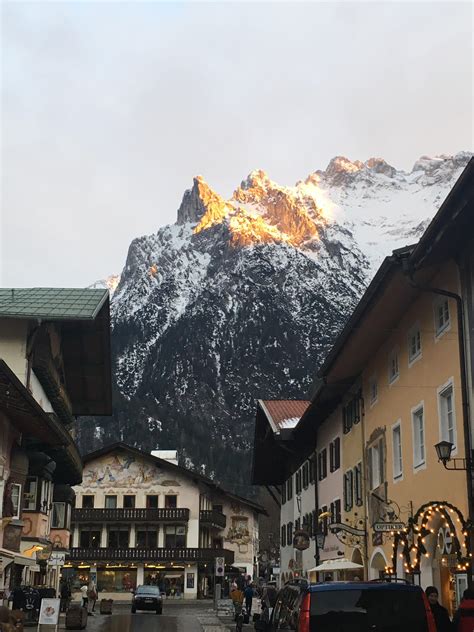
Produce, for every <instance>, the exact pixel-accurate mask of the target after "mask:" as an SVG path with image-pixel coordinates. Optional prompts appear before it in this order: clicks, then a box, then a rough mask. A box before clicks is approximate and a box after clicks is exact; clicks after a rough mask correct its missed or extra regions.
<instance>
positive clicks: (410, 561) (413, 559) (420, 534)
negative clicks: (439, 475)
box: [387, 500, 472, 574]
mask: <svg viewBox="0 0 474 632" xmlns="http://www.w3.org/2000/svg"><path fill="white" fill-rule="evenodd" d="M441 526H444V527H445V528H446V529H449V534H450V537H452V545H453V554H455V555H456V558H457V568H458V569H459V570H467V568H468V566H469V563H470V558H471V557H472V552H471V551H470V547H469V534H468V523H467V522H466V520H465V519H464V516H463V515H462V512H461V511H460V510H459V509H458V508H457V507H456V506H455V505H453V504H451V503H449V502H447V501H444V500H443V501H430V502H427V503H425V504H424V505H422V506H421V507H420V508H419V509H418V511H417V512H416V514H415V515H414V516H413V518H410V520H409V524H408V527H407V528H406V529H404V530H403V531H401V532H396V533H394V534H393V535H394V541H393V546H392V560H391V563H392V566H391V567H388V569H387V572H388V573H389V574H395V573H396V569H397V561H398V558H399V557H400V556H401V557H402V559H403V567H404V570H405V572H407V573H420V570H421V564H420V562H421V559H422V557H423V556H424V557H425V558H429V557H430V556H431V555H433V552H434V548H435V547H436V541H435V542H434V543H432V542H428V538H430V539H431V538H432V536H434V535H435V534H438V533H439V529H440V527H441ZM435 527H436V528H435ZM459 531H461V534H462V537H459V536H460V534H459ZM410 539H411V540H412V544H410V542H409V541H410ZM430 544H432V547H433V551H432V552H431V553H430V552H429V547H430ZM427 547H428V548H427Z"/></svg>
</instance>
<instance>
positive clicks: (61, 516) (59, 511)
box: [51, 502, 66, 529]
mask: <svg viewBox="0 0 474 632" xmlns="http://www.w3.org/2000/svg"><path fill="white" fill-rule="evenodd" d="M51 527H52V528H53V529H65V528H66V503H59V502H54V503H53V515H52V517H51Z"/></svg>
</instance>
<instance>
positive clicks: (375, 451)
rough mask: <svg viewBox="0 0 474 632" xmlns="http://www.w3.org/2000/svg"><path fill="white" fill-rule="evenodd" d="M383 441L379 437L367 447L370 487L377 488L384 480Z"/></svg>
mask: <svg viewBox="0 0 474 632" xmlns="http://www.w3.org/2000/svg"><path fill="white" fill-rule="evenodd" d="M383 457H384V455H383V442H382V439H379V441H377V442H376V443H374V445H372V446H371V447H370V448H369V484H370V489H371V490H372V489H377V487H379V486H380V485H381V484H382V483H383V480H384V477H383Z"/></svg>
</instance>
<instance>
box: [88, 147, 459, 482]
mask: <svg viewBox="0 0 474 632" xmlns="http://www.w3.org/2000/svg"><path fill="white" fill-rule="evenodd" d="M468 158H469V155H468V154H458V155H457V156H455V157H442V158H437V159H426V158H425V159H422V160H421V161H418V163H416V165H415V167H414V170H413V171H412V172H411V173H409V174H408V173H404V172H400V171H397V170H396V169H394V168H393V167H391V166H390V165H388V164H387V163H385V162H384V161H383V160H381V159H371V160H369V161H367V162H366V163H361V162H354V163H353V162H351V161H349V160H347V159H345V158H341V157H339V158H336V159H333V160H332V161H331V163H330V164H329V166H328V169H327V170H326V171H318V172H315V173H313V174H311V175H310V176H309V177H308V178H307V179H306V180H305V181H301V182H299V183H297V185H296V186H294V187H283V186H279V185H278V184H276V183H275V182H273V181H271V180H270V178H269V177H268V176H267V174H265V173H264V172H263V171H254V172H252V173H251V174H250V175H249V176H248V178H247V179H246V180H244V181H243V182H242V183H241V185H240V186H239V187H238V188H237V190H236V191H235V192H234V194H233V196H232V198H231V199H230V200H225V199H223V198H222V197H221V196H220V195H219V194H218V193H216V192H215V191H213V190H212V189H211V188H210V187H209V185H208V184H207V183H206V182H205V181H204V179H203V178H202V177H197V178H195V179H194V182H193V186H192V188H191V189H190V190H188V191H186V192H185V194H184V197H183V200H182V203H181V206H180V208H179V209H178V214H177V215H178V217H177V222H176V224H174V225H171V226H165V227H163V228H161V229H160V230H159V231H158V232H157V233H156V234H154V235H150V236H146V237H141V238H138V239H135V240H134V241H133V242H132V243H131V245H130V249H129V252H128V257H127V261H126V265H125V268H124V270H123V272H122V275H121V277H120V282H119V284H118V287H117V289H116V291H115V294H114V296H113V301H112V316H113V332H112V346H113V367H114V378H115V380H114V381H115V383H116V385H115V390H114V411H115V412H114V416H113V418H104V419H101V418H96V419H88V420H81V422H80V424H78V436H79V441H80V445H81V449H82V450H83V451H89V450H91V449H94V448H97V447H98V446H100V445H103V444H105V443H109V442H112V441H116V440H119V439H120V440H123V441H126V442H127V443H130V444H131V445H136V446H138V447H141V448H144V449H150V450H151V449H155V448H156V447H160V448H177V449H178V450H179V452H180V455H181V459H182V462H183V463H184V464H186V465H188V466H189V467H193V468H196V469H199V470H200V471H202V472H204V473H206V474H208V475H211V476H216V477H217V478H218V479H220V480H221V481H223V482H225V483H226V484H227V486H229V487H232V488H234V489H235V491H237V492H238V491H240V492H244V491H245V488H246V486H247V484H248V481H249V470H250V457H251V455H250V450H251V444H252V439H253V419H254V414H255V400H256V399H257V398H261V397H265V398H273V397H275V398H304V397H305V396H306V394H307V391H308V388H309V386H310V383H311V380H312V376H313V374H314V372H315V370H316V368H317V367H318V365H319V364H320V363H321V361H322V360H323V359H324V356H325V355H326V353H327V352H328V350H329V349H330V347H331V345H332V343H333V341H334V339H335V337H336V335H337V334H338V332H339V331H340V329H341V327H342V325H343V323H344V321H345V319H346V318H347V317H348V315H349V314H350V313H351V311H352V310H353V308H354V306H355V305H356V303H357V301H358V299H359V297H360V295H361V294H362V292H363V290H364V287H365V286H366V283H367V281H368V278H369V275H370V274H371V270H373V269H374V267H375V266H376V265H378V264H379V263H380V250H381V249H383V248H384V247H385V254H390V252H391V250H392V248H394V247H398V246H400V245H404V244H405V243H408V242H413V241H416V239H417V238H418V236H419V232H420V230H422V227H421V228H420V225H421V226H424V225H425V224H426V221H427V220H428V219H429V218H430V217H431V216H432V215H433V214H434V212H435V211H436V209H437V206H439V203H440V202H441V201H442V199H443V198H444V196H445V195H446V193H447V192H448V191H449V189H450V187H451V186H452V184H453V183H454V180H455V179H456V177H457V176H458V175H459V173H460V171H461V169H462V167H463V166H464V165H465V164H466V162H467V160H468ZM394 200H395V202H396V200H398V202H399V203H400V209H399V210H400V212H399V213H398V215H397V214H394V213H393V206H394V204H395V202H394ZM375 206H377V208H378V213H376V212H375V211H374V207H375ZM380 240H382V242H383V243H382V244H381V243H380ZM372 242H373V245H372V246H371V243H372Z"/></svg>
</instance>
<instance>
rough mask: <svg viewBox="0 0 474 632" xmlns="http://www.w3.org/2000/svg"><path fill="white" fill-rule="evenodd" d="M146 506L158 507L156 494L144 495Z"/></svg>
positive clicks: (150, 507) (148, 507) (149, 507)
mask: <svg viewBox="0 0 474 632" xmlns="http://www.w3.org/2000/svg"><path fill="white" fill-rule="evenodd" d="M146 508H147V509H158V496H157V494H149V495H148V496H147V497H146Z"/></svg>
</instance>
